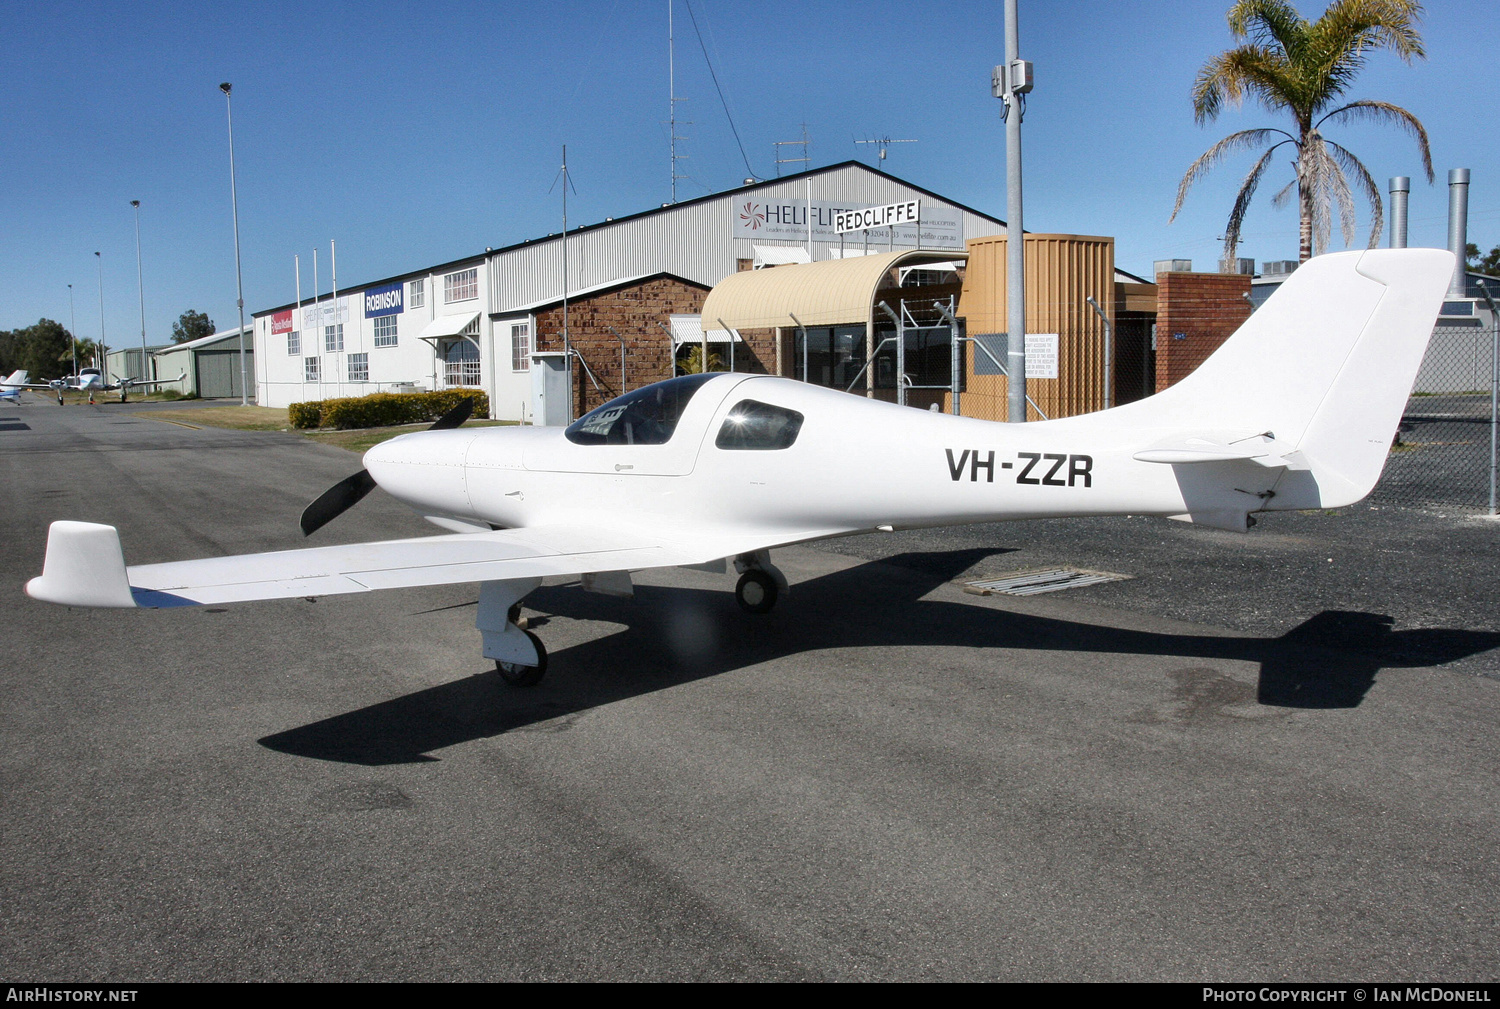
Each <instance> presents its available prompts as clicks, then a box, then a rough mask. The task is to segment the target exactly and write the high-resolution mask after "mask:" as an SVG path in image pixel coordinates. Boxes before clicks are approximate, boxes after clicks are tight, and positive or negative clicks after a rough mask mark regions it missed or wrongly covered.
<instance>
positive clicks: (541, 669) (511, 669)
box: [495, 631, 547, 687]
mask: <svg viewBox="0 0 1500 1009" xmlns="http://www.w3.org/2000/svg"><path fill="white" fill-rule="evenodd" d="M521 633H522V634H524V635H526V637H527V639H528V640H530V642H531V646H532V647H533V648H535V649H536V665H534V666H527V665H522V664H521V663H519V662H506V661H504V660H503V659H496V660H495V672H497V673H499V674H500V678H501V679H502V680H504V681H505V682H506V683H508V684H510V685H511V686H513V687H534V686H536V685H537V684H538V683H541V682H542V677H543V676H546V675H547V646H546V645H544V644H542V639H541V638H539V637H537V636H536V635H535V634H533V633H531V632H530V631H522V632H521Z"/></svg>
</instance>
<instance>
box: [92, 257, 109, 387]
mask: <svg viewBox="0 0 1500 1009" xmlns="http://www.w3.org/2000/svg"><path fill="white" fill-rule="evenodd" d="M94 258H95V259H96V260H98V261H99V349H98V350H97V351H95V352H94V363H95V365H97V364H98V363H99V358H101V357H104V355H105V354H106V353H107V352H108V350H109V348H108V347H106V346H105V345H104V257H103V256H101V255H100V254H99V253H97V252H96V253H94ZM105 360H106V361H108V358H106V359H105ZM101 370H102V369H101Z"/></svg>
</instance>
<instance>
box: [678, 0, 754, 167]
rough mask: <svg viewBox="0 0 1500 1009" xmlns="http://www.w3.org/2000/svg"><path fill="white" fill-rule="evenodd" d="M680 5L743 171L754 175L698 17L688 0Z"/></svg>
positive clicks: (684, 0)
mask: <svg viewBox="0 0 1500 1009" xmlns="http://www.w3.org/2000/svg"><path fill="white" fill-rule="evenodd" d="M682 5H683V6H684V7H686V8H687V12H688V18H689V19H691V20H692V22H693V33H694V34H695V35H697V36H698V48H699V49H702V50H703V62H704V63H707V64H708V76H709V77H711V78H713V82H714V90H715V91H717V92H718V93H719V104H720V105H722V106H724V118H725V119H728V120H729V129H730V131H731V132H733V133H734V142H735V143H736V144H737V145H739V149H740V158H741V159H742V160H743V161H744V162H745V173H746V174H747V175H750V176H752V177H753V176H754V175H755V170H754V169H753V168H751V167H750V158H749V157H748V156H746V154H745V145H744V143H743V142H741V140H740V131H739V129H738V128H737V127H736V126H735V125H734V116H732V115H730V114H729V102H728V101H727V100H725V98H724V89H723V88H722V87H720V86H719V75H718V74H716V73H714V62H713V60H711V59H709V58H708V46H706V45H704V43H703V32H701V31H699V29H698V17H697V15H696V14H694V13H693V5H692V4H691V3H689V2H688V0H682Z"/></svg>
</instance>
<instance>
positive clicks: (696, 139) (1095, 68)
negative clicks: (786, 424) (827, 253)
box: [0, 0, 1500, 345]
mask: <svg viewBox="0 0 1500 1009" xmlns="http://www.w3.org/2000/svg"><path fill="white" fill-rule="evenodd" d="M675 3H676V6H675V8H674V10H675V11H676V34H677V81H678V88H677V90H678V94H679V95H681V96H684V97H686V98H687V99H688V101H686V102H685V103H683V104H682V105H681V106H680V108H681V110H682V115H683V117H684V118H686V119H689V120H692V125H689V126H686V127H683V132H684V133H685V134H686V136H687V137H688V140H687V141H686V143H685V144H684V145H683V150H684V151H685V152H686V153H687V154H688V155H689V156H690V157H689V160H687V161H686V162H684V164H685V166H686V171H687V172H688V173H689V174H690V175H691V176H692V179H691V180H690V181H685V182H680V183H679V188H678V195H679V198H690V197H693V196H698V195H702V194H704V193H708V192H711V191H718V190H722V189H725V188H729V187H733V186H735V185H737V184H738V183H739V182H740V181H741V180H742V179H743V178H744V177H745V175H746V169H745V163H744V161H743V160H742V158H741V154H740V149H739V147H738V145H737V144H736V142H735V139H734V137H733V135H732V134H731V132H730V130H729V127H728V124H727V122H726V119H725V115H724V112H723V110H722V108H721V107H720V104H719V99H718V96H717V94H716V92H715V89H714V85H713V82H712V81H711V80H710V78H709V75H708V71H707V68H706V65H705V62H704V57H703V52H702V50H701V49H700V48H699V41H698V37H697V35H695V34H694V31H693V26H692V24H691V22H690V20H689V18H688V15H687V9H686V8H685V7H684V6H683V0H675ZM1227 6H1228V4H1227V2H1224V0H1216V2H1205V3H1186V2H1157V3H1131V2H1125V0H1117V2H1113V3H1105V2H1092V0H1084V2H1071V3H1067V4H1057V3H1040V2H1036V0H1022V3H1021V49H1022V55H1023V56H1024V57H1025V58H1027V59H1030V60H1032V61H1033V63H1034V64H1035V66H1036V80H1037V85H1036V90H1035V92H1034V93H1033V94H1032V96H1031V99H1030V102H1029V108H1028V112H1027V118H1026V123H1025V172H1026V225H1027V227H1028V228H1029V229H1030V230H1033V231H1045V232H1072V233H1081V234H1094V235H1112V236H1115V238H1116V240H1117V250H1116V256H1117V262H1118V263H1119V265H1120V266H1121V267H1122V268H1124V269H1127V270H1131V271H1134V272H1138V273H1146V272H1149V271H1150V269H1151V263H1152V261H1153V260H1156V259H1166V258H1173V257H1175V258H1191V259H1193V260H1195V262H1197V263H1198V264H1199V265H1200V267H1204V268H1207V267H1209V266H1210V265H1211V264H1212V263H1213V262H1214V261H1215V260H1216V258H1217V255H1218V252H1219V246H1220V242H1219V237H1218V236H1220V235H1221V234H1222V229H1223V226H1224V219H1225V217H1226V215H1227V213H1228V210H1229V206H1230V203H1231V201H1232V199H1233V194H1234V192H1235V190H1236V189H1237V187H1238V184H1239V180H1240V178H1241V177H1242V176H1243V174H1244V173H1245V171H1247V170H1248V168H1249V166H1250V163H1251V159H1252V156H1250V155H1246V156H1242V157H1239V158H1237V159H1235V160H1232V161H1230V162H1228V163H1226V164H1225V165H1224V166H1223V167H1222V168H1221V169H1219V170H1218V171H1216V172H1215V173H1214V174H1213V175H1212V176H1210V177H1209V179H1208V180H1207V181H1206V182H1204V183H1200V184H1199V185H1198V186H1197V187H1195V189H1194V191H1193V192H1192V193H1191V194H1190V196H1189V197H1188V201H1187V204H1186V206H1185V207H1184V209H1183V213H1182V214H1181V215H1180V216H1179V217H1178V219H1177V220H1176V221H1175V222H1174V223H1172V224H1170V225H1169V224H1168V223H1167V218H1168V216H1169V214H1170V212H1171V208H1172V202H1173V199H1174V197H1175V194H1176V188H1177V183H1178V180H1179V179H1180V178H1181V176H1182V173H1183V171H1184V170H1185V169H1186V168H1187V166H1188V165H1189V164H1190V163H1191V162H1192V160H1193V159H1194V158H1195V157H1197V156H1198V155H1199V154H1200V153H1202V151H1203V150H1205V149H1206V148H1207V147H1208V146H1209V145H1210V144H1211V143H1213V142H1214V141H1215V140H1217V139H1219V138H1220V137H1222V136H1224V135H1226V134H1227V133H1229V132H1231V131H1232V130H1234V129H1238V128H1244V127H1248V126H1255V125H1262V124H1265V125H1284V124H1282V123H1280V122H1278V121H1277V120H1276V119H1275V118H1274V117H1272V116H1271V115H1270V114H1269V113H1266V112H1264V111H1262V110H1260V109H1259V108H1255V107H1248V106H1247V107H1246V108H1245V109H1243V110H1231V111H1230V112H1229V114H1228V115H1226V116H1224V117H1222V118H1221V119H1220V120H1219V121H1218V122H1217V123H1213V124H1210V125H1209V126H1207V127H1199V126H1197V125H1196V124H1194V122H1193V118H1192V109H1191V105H1190V101H1189V97H1188V96H1189V89H1190V87H1191V84H1192V80H1193V78H1194V76H1195V74H1196V72H1197V70H1198V68H1199V67H1200V66H1201V65H1202V64H1203V62H1204V61H1205V60H1206V59H1207V58H1208V57H1209V56H1211V55H1213V54H1214V53H1216V52H1218V51H1220V50H1222V49H1224V48H1227V47H1229V46H1230V45H1231V44H1232V40H1231V38H1230V36H1229V33H1228V30H1227V28H1226V26H1225V22H1224V10H1225V9H1226V8H1227ZM1301 9H1302V10H1303V12H1304V13H1306V14H1309V15H1313V16H1316V15H1317V14H1318V13H1321V10H1322V5H1321V4H1313V3H1303V4H1301ZM693 10H694V12H695V13H696V15H697V17H698V23H699V27H700V28H701V29H702V30H703V35H704V44H705V45H706V47H707V49H708V52H709V54H710V55H711V56H712V58H713V61H714V67H715V69H716V70H717V72H718V76H719V81H720V83H721V84H722V85H723V88H724V92H725V95H726V97H727V99H728V102H729V106H730V110H731V111H732V112H733V113H734V117H735V123H736V125H737V127H738V130H739V135H740V137H741V139H742V140H743V143H744V148H745V153H746V155H748V158H749V161H750V166H751V169H752V171H753V173H754V174H756V175H759V176H762V177H766V176H771V175H774V174H775V172H774V166H773V164H772V159H773V148H772V143H773V142H774V141H778V140H793V139H796V138H798V137H799V136H800V133H801V128H802V124H803V123H806V125H807V129H808V132H809V134H810V135H811V138H812V149H811V155H812V159H813V164H814V166H818V165H826V164H832V163H836V162H839V161H844V160H848V159H851V158H861V159H864V160H867V161H870V160H873V149H872V148H870V147H867V146H865V147H859V146H856V145H855V144H854V143H853V141H854V139H855V138H865V137H874V136H880V135H882V134H886V135H889V136H891V137H893V138H900V139H913V140H916V141H917V142H916V143H910V144H899V145H894V146H893V147H892V148H891V149H890V156H889V158H888V160H887V161H886V163H885V167H886V170H888V171H890V172H891V173H892V174H895V175H897V176H900V177H902V178H905V179H908V180H910V181H912V182H914V183H916V184H918V185H920V186H923V187H926V188H928V189H932V190H934V191H936V192H938V193H941V194H943V195H945V196H948V197H950V198H952V199H955V200H957V201H959V202H962V203H966V204H968V205H970V206H973V207H976V208H978V209H981V210H985V211H987V212H990V213H993V214H996V215H997V216H1003V210H1004V206H1005V194H1004V178H1005V171H1004V160H1003V149H1004V142H1003V130H1002V126H1001V123H1000V120H999V116H998V105H999V103H998V102H997V101H995V99H993V98H992V97H990V94H989V83H988V81H989V71H990V67H991V66H992V65H993V64H994V63H996V62H999V61H1000V58H1001V55H1002V53H1003V44H1004V40H1003V37H1002V16H1003V14H1002V12H1003V8H1002V5H1001V3H999V2H998V0H991V2H968V0H950V2H948V3H945V4H930V5H912V4H909V3H903V4H897V3H887V2H881V0H873V2H866V3H859V4H855V3H833V2H800V3H794V2H782V0H762V2H757V3H753V4H751V3H741V2H735V0H693ZM666 13H667V0H650V2H644V3H641V2H628V0H599V2H566V0H565V2H557V3H552V4H548V5H538V4H533V3H510V2H491V3H432V4H427V5H423V6H420V7H417V6H415V5H407V4H383V3H364V4H354V5H340V4H336V3H324V4H297V5H290V4H280V3H268V4H257V5H251V4H234V5H205V4H193V5H187V4H182V5H175V4H151V3H142V4H123V3H109V4H97V3H96V4H67V5H57V4H50V3H46V2H40V3H36V4H32V5H25V6H18V7H17V8H14V9H12V10H11V11H10V12H9V13H8V15H7V21H8V23H7V31H6V33H5V35H4V39H3V42H0V45H3V47H4V52H3V57H4V58H3V59H0V94H3V95H4V96H5V98H4V101H3V102H0V134H3V136H4V138H5V147H6V156H5V157H4V158H3V159H0V274H3V276H4V278H5V284H4V285H3V288H0V290H3V291H4V296H3V297H0V328H3V329H10V328H14V327H19V326H26V325H30V324H32V323H34V322H35V321H36V320H37V319H38V318H40V317H43V316H46V317H49V318H54V319H58V320H60V321H62V322H63V323H64V324H67V321H68V290H67V285H68V284H69V283H71V284H73V285H74V289H75V298H76V312H77V328H78V331H79V333H80V334H81V335H84V336H97V335H98V333H99V324H100V313H99V282H98V274H97V272H96V260H95V258H94V255H93V253H94V252H95V251H96V250H98V251H99V252H101V253H102V264H103V271H104V282H103V288H104V290H103V294H104V326H105V334H106V338H107V340H108V342H109V343H110V344H111V345H118V344H120V343H122V342H130V343H134V342H135V341H137V340H139V338H140V335H139V334H140V320H139V312H140V307H139V300H138V296H137V289H136V263H135V232H134V218H133V216H132V211H131V208H130V205H129V201H130V200H132V199H139V200H141V201H142V208H141V245H142V252H143V259H144V264H145V266H144V272H145V308H146V326H147V336H148V339H149V340H150V341H151V342H152V343H157V342H165V340H166V339H167V338H168V333H169V330H170V327H171V323H172V321H173V320H174V319H176V318H177V316H178V315H180V314H181V313H182V312H183V311H184V310H185V309H188V308H194V309H198V310H201V311H206V312H208V313H209V315H210V316H211V317H212V318H213V319H214V321H215V322H216V323H217V324H218V325H219V327H220V328H221V329H228V328H232V327H233V326H234V325H235V308H234V300H235V277H234V248H233V239H232V231H231V220H230V208H229V180H228V145H227V140H226V134H225V109H224V98H223V96H222V95H221V94H220V93H219V90H218V83H219V82H220V81H225V80H227V81H232V82H233V83H234V116H235V120H234V124H235V145H236V157H237V161H238V172H239V198H240V228H241V241H242V250H243V258H244V283H245V301H246V310H247V313H248V312H250V311H254V310H257V309H260V308H265V307H269V306H271V305H275V304H280V303H282V302H286V301H289V300H291V298H292V297H293V294H294V289H293V258H292V257H293V255H294V254H300V255H301V257H302V262H303V293H304V295H305V296H306V295H310V294H311V292H312V262H311V260H312V253H313V249H314V248H315V247H316V248H318V249H320V250H321V251H320V253H319V259H320V264H319V265H320V271H321V276H320V279H321V282H322V283H321V286H322V289H323V290H324V291H325V292H326V291H327V289H328V283H329V277H328V259H327V255H328V248H329V241H330V239H332V240H334V241H336V242H337V245H338V267H339V270H338V272H339V280H340V283H341V285H342V286H348V285H351V284H358V283H362V282H365V281H368V280H373V279H376V278H379V277H384V276H387V275H390V274H394V273H399V272H402V271H405V270H410V269H417V268H420V267H423V266H428V265H432V264H435V263H439V262H444V261H447V260H451V259H456V258H459V257H461V256H466V255H470V254H473V253H477V252H480V251H482V250H483V249H484V248H485V247H487V246H494V247H500V246H503V245H507V244H510V243H512V242H516V241H520V240H523V239H526V238H532V237H536V236H539V235H545V234H547V233H549V232H554V231H557V230H559V228H560V211H561V208H560V203H559V197H558V193H557V191H556V190H555V189H554V190H553V191H552V192H551V193H550V194H549V192H548V189H549V187H550V186H551V185H552V183H553V179H554V177H555V175H556V172H557V167H558V163H559V160H560V158H559V154H560V148H561V146H562V145H563V144H565V143H566V144H567V145H568V151H569V161H570V166H571V169H572V172H573V175H574V179H575V183H576V185H577V188H578V192H577V195H576V196H571V195H570V200H569V211H570V213H569V218H570V223H572V224H573V225H578V224H587V223H593V222H595V221H599V220H602V219H603V218H604V217H606V216H622V215H625V214H630V213H635V212H638V211H641V210H646V209H649V208H651V207H654V206H656V205H658V204H660V203H661V202H663V201H664V200H666V199H667V198H668V196H669V189H668V186H669V180H668V152H667V135H666V127H665V126H664V125H663V120H665V119H666V117H667V55H666ZM1494 15H1495V10H1494V6H1493V3H1488V4H1485V3H1479V2H1477V0H1472V2H1467V0H1466V2H1452V3H1442V4H1437V3H1434V4H1432V5H1431V6H1430V9H1429V11H1428V13H1427V16H1426V18H1425V21H1424V24H1423V31H1424V36H1425V40H1426V44H1427V49H1428V54H1429V58H1428V59H1427V60H1425V61H1421V62H1418V63H1416V64H1414V65H1412V66H1407V65H1405V64H1403V63H1401V62H1400V61H1399V60H1398V59H1396V58H1395V57H1393V56H1390V55H1388V54H1380V55H1377V56H1375V57H1374V58H1373V59H1372V60H1371V61H1370V63H1369V65H1368V67H1367V68H1366V70H1365V72H1364V74H1363V75H1362V76H1361V78H1360V80H1359V81H1358V82H1357V83H1356V85H1355V86H1354V88H1353V89H1351V91H1350V97H1351V98H1360V97H1370V98H1379V99H1382V100H1386V101H1391V102H1395V103H1397V104H1399V105H1403V106H1405V107H1406V108H1408V109H1410V110H1411V111H1412V112H1414V113H1415V114H1416V115H1417V116H1418V117H1419V118H1421V119H1422V121H1423V122H1424V123H1425V124H1426V125H1427V128H1428V130H1429V132H1430V134H1431V137H1432V151H1433V163H1434V168H1435V169H1436V171H1437V182H1436V184H1435V185H1433V186H1428V185H1426V183H1425V181H1422V180H1420V179H1419V178H1418V177H1419V175H1420V165H1419V163H1418V160H1417V156H1416V149H1415V145H1414V144H1413V143H1412V141H1411V140H1410V139H1409V138H1408V137H1406V136H1404V135H1402V134H1400V133H1397V132H1395V131H1393V130H1389V129H1381V128H1377V127H1374V126H1353V127H1349V128H1345V129H1340V130H1338V131H1337V132H1336V133H1335V134H1331V135H1333V136H1334V137H1335V139H1338V140H1339V141H1340V142H1341V143H1344V144H1345V146H1347V147H1349V148H1351V149H1352V150H1353V151H1354V152H1355V153H1356V154H1358V155H1359V156H1360V157H1361V158H1362V159H1363V160H1364V161H1365V163H1366V164H1367V165H1368V166H1369V168H1370V170H1371V172H1372V174H1373V175H1374V176H1375V178H1376V179H1377V180H1378V181H1379V182H1380V183H1381V186H1382V188H1384V184H1385V180H1386V179H1387V178H1388V177H1389V176H1392V175H1410V176H1412V177H1413V192H1412V200H1411V219H1412V220H1411V244H1413V245H1437V246H1441V245H1443V244H1445V242H1446V224H1445V214H1446V200H1447V192H1446V190H1447V187H1446V172H1447V169H1449V168H1452V167H1467V168H1470V169H1472V171H1473V187H1472V191H1471V214H1470V232H1469V233H1470V239H1471V240H1472V241H1475V242H1477V243H1479V244H1481V245H1482V246H1484V247H1485V248H1489V247H1490V246H1492V245H1495V244H1500V147H1497V133H1500V130H1497V124H1496V121H1495V115H1494V110H1495V109H1496V108H1497V107H1500V75H1497V74H1496V73H1495V72H1494V56H1493V54H1494V53H1495V52H1496V50H1497V43H1500V20H1497V19H1496V18H1495V16H1494ZM1290 178H1291V169H1290V167H1289V166H1288V165H1285V164H1283V165H1279V166H1277V167H1276V168H1274V169H1273V175H1272V176H1269V177H1268V179H1267V181H1266V182H1265V183H1264V184H1263V185H1262V189H1261V193H1260V195H1259V196H1258V197H1257V201H1256V207H1255V209H1254V210H1252V212H1251V214H1250V217H1249V219H1248V220H1247V222H1246V226H1245V239H1244V242H1243V244H1242V246H1241V252H1240V254H1241V255H1244V256H1252V257H1254V258H1255V259H1256V260H1258V261H1264V260H1268V259H1294V258H1296V251H1297V249H1296V227H1297V224H1296V215H1295V210H1294V209H1293V208H1290V207H1289V208H1287V209H1284V210H1276V209H1273V208H1272V207H1271V206H1270V201H1269V197H1270V195H1271V194H1272V193H1274V192H1275V191H1276V190H1277V189H1279V188H1281V185H1282V184H1284V183H1285V182H1286V181H1288V180H1289V179H1290ZM1361 220H1362V225H1361V233H1362V234H1363V233H1365V232H1367V230H1368V224H1367V223H1363V222H1364V217H1363V212H1362V218H1361ZM1335 247H1339V243H1338V241H1337V238H1335Z"/></svg>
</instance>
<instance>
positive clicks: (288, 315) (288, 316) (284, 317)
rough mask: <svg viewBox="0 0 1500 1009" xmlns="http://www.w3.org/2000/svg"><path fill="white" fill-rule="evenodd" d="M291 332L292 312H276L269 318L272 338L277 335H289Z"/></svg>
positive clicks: (289, 310) (288, 310)
mask: <svg viewBox="0 0 1500 1009" xmlns="http://www.w3.org/2000/svg"><path fill="white" fill-rule="evenodd" d="M291 331H292V310H291V309H290V308H289V309H287V310H286V311H285V312H277V313H276V314H275V315H273V316H271V335H272V336H275V335H276V334H278V333H290V332H291Z"/></svg>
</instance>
